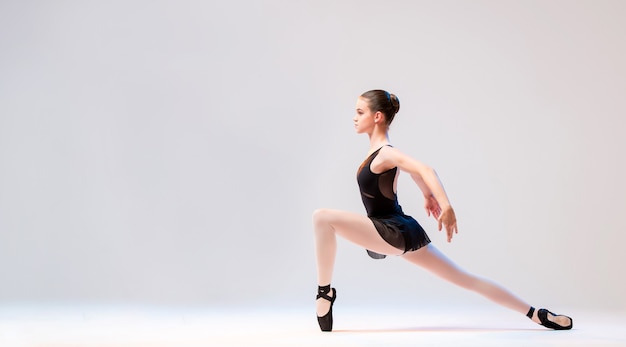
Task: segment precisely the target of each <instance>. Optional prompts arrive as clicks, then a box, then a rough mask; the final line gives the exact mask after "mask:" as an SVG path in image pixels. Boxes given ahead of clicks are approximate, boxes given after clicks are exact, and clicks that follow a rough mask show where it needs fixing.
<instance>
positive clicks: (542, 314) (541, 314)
mask: <svg viewBox="0 0 626 347" xmlns="http://www.w3.org/2000/svg"><path fill="white" fill-rule="evenodd" d="M534 312H535V308H534V307H532V306H531V307H530V310H529V311H528V314H526V315H527V316H528V317H529V318H531V319H532V317H533V313H534ZM548 313H549V314H551V315H552V316H554V317H557V316H563V317H567V318H569V325H560V324H558V323H557V322H554V321H551V320H549V319H548ZM537 318H539V321H541V325H543V326H544V327H546V328H549V329H554V330H570V329H571V328H572V327H573V326H574V320H573V319H572V318H571V317H568V316H566V315H562V314H555V313H552V312H550V311H548V310H546V309H545V308H540V309H539V311H537Z"/></svg>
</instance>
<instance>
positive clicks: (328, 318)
mask: <svg viewBox="0 0 626 347" xmlns="http://www.w3.org/2000/svg"><path fill="white" fill-rule="evenodd" d="M331 290H332V291H333V296H332V297H330V296H328V294H326V293H325V292H323V291H321V290H320V291H318V293H317V296H316V297H315V300H317V299H319V298H322V299H326V300H328V301H330V308H329V309H328V313H326V314H325V315H323V316H322V317H320V316H317V323H318V324H319V325H320V329H322V331H332V330H333V304H334V303H335V299H337V290H335V288H331Z"/></svg>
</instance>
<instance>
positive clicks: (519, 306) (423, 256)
mask: <svg viewBox="0 0 626 347" xmlns="http://www.w3.org/2000/svg"><path fill="white" fill-rule="evenodd" d="M402 257H403V258H404V259H406V260H408V261H410V262H411V263H413V264H416V265H419V266H421V267H423V268H424V269H426V270H428V271H430V272H432V273H433V274H435V275H437V276H439V277H441V278H443V279H445V280H448V281H450V282H452V283H454V284H456V285H458V286H461V287H463V288H465V289H468V290H472V291H474V292H476V293H478V294H481V295H482V296H484V297H486V298H487V299H490V300H492V301H494V302H495V303H498V304H500V305H502V306H504V307H508V308H510V309H512V310H514V311H517V312H519V313H521V314H524V315H525V314H526V313H527V312H528V311H529V309H530V307H531V306H530V305H529V304H528V303H526V302H525V301H523V300H522V299H520V298H518V297H517V296H515V295H514V294H513V293H511V292H509V291H508V290H506V289H505V288H503V287H502V286H500V285H498V284H496V283H494V282H492V281H490V280H487V279H484V278H480V277H477V276H475V275H472V274H470V273H467V272H465V271H464V270H462V269H460V268H459V267H458V266H457V265H456V264H454V263H453V262H452V261H451V260H450V259H448V258H447V257H446V256H445V255H443V254H442V253H441V252H439V250H438V249H437V248H435V246H433V245H428V246H426V247H423V248H421V249H419V250H417V251H414V252H410V253H406V254H404V255H403V256H402ZM548 319H549V320H551V321H553V322H556V323H558V324H559V325H562V326H567V325H569V324H570V322H571V320H570V318H569V317H567V316H561V315H558V316H553V315H549V316H548ZM532 320H533V321H534V322H535V323H540V320H539V317H538V316H537V312H535V313H534V314H533V317H532Z"/></svg>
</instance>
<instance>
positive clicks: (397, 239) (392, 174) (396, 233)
mask: <svg viewBox="0 0 626 347" xmlns="http://www.w3.org/2000/svg"><path fill="white" fill-rule="evenodd" d="M381 148H382V147H381ZM381 148H379V149H377V150H376V151H374V153H372V154H370V156H369V157H367V158H366V159H365V161H363V163H362V164H361V166H360V167H359V171H358V172H357V182H358V183H359V188H360V190H361V199H363V205H365V209H366V210H367V216H368V217H369V218H370V219H371V220H372V223H374V227H376V230H377V231H378V233H379V234H380V236H382V238H383V239H384V240H385V241H387V243H389V244H390V245H392V246H394V247H396V248H398V249H400V250H402V251H404V252H410V251H414V250H417V249H419V248H421V247H424V246H426V245H427V244H429V243H430V239H429V238H428V235H426V232H425V231H424V229H423V228H422V227H421V226H420V225H419V223H418V222H417V221H416V220H415V219H413V218H412V217H411V216H407V215H405V214H404V213H403V212H402V207H400V205H399V204H398V197H397V194H396V193H395V192H394V190H393V184H394V181H395V178H396V174H397V171H398V168H397V167H394V168H391V169H389V170H387V171H385V172H382V173H379V174H376V173H373V172H372V170H371V164H372V161H373V160H374V158H376V156H377V155H378V152H380V150H381ZM368 253H370V255H371V256H372V257H376V256H375V255H376V253H374V255H373V254H372V253H373V252H369V251H368Z"/></svg>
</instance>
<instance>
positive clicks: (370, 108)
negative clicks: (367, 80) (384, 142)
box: [355, 89, 400, 131]
mask: <svg viewBox="0 0 626 347" xmlns="http://www.w3.org/2000/svg"><path fill="white" fill-rule="evenodd" d="M399 110H400V100H399V99H398V97H397V96H395V95H393V94H390V93H388V92H386V91H384V90H380V89H375V90H370V91H368V92H365V93H363V94H361V96H360V97H359V99H358V100H357V116H355V123H356V121H357V117H358V116H359V114H362V115H363V116H365V117H369V118H371V120H372V121H373V123H374V124H379V125H384V126H385V127H386V128H388V127H389V125H391V122H392V121H393V118H394V117H395V115H396V113H398V111H399ZM364 125H365V124H364ZM362 130H363V131H366V130H365V129H362Z"/></svg>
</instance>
